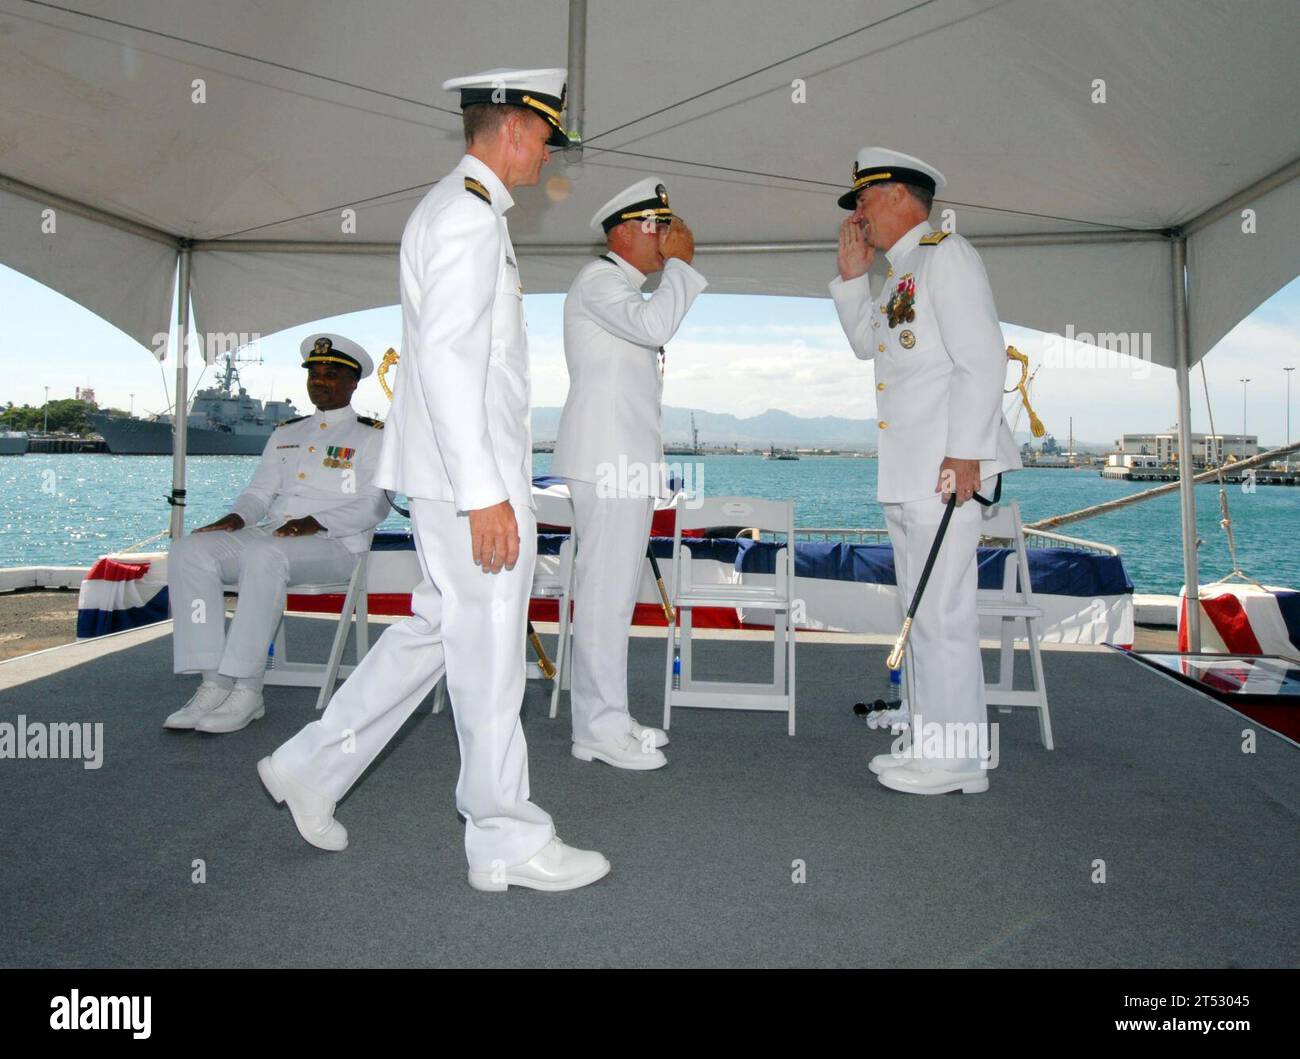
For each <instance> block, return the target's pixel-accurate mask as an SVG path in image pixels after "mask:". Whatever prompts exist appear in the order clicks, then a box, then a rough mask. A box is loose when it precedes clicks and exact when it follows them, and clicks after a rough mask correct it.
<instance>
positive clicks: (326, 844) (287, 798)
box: [257, 757, 348, 853]
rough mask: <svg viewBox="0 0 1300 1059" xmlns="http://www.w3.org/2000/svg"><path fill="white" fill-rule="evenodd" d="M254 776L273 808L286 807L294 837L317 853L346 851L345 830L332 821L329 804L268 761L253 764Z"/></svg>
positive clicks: (346, 833) (332, 808)
mask: <svg viewBox="0 0 1300 1059" xmlns="http://www.w3.org/2000/svg"><path fill="white" fill-rule="evenodd" d="M257 774H258V775H259V776H260V777H261V778H262V786H263V787H265V788H266V791H267V793H268V794H269V795H270V796H271V797H272V798H274V799H275V804H276V805H280V804H281V803H288V805H289V812H290V814H292V816H293V822H294V824H295V825H296V826H297V828H298V834H300V835H302V837H303V838H305V839H306V840H307V841H308V842H310V843H311V844H312V845H313V846H315V847H316V848H317V849H328V850H330V851H332V852H335V853H337V852H338V851H339V850H341V849H347V848H348V832H347V828H345V827H344V826H343V825H342V824H340V823H339V822H338V821H337V820H335V819H334V803H333V802H332V801H330V800H329V799H328V798H326V797H325V796H324V795H323V794H317V793H316V792H315V791H313V790H310V789H309V788H307V787H304V786H303V785H302V784H301V783H299V782H298V781H297V780H295V779H294V778H293V777H292V776H289V775H288V774H287V773H284V772H281V771H280V770H279V769H277V768H276V767H275V762H273V761H272V760H271V759H270V758H269V757H264V758H262V760H261V761H259V762H258V763H257Z"/></svg>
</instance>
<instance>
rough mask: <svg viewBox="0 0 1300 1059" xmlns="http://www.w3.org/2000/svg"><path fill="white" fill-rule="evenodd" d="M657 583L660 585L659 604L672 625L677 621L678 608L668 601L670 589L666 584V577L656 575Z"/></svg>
mask: <svg viewBox="0 0 1300 1059" xmlns="http://www.w3.org/2000/svg"><path fill="white" fill-rule="evenodd" d="M655 584H656V585H658V586H659V605H660V606H661V607H663V610H664V617H665V618H667V619H668V625H669V627H671V626H673V625H675V624H676V622H677V610H676V608H675V607H674V606H673V605H672V604H671V603H669V602H668V589H667V588H666V587H665V586H664V579H663V578H662V577H656V578H655Z"/></svg>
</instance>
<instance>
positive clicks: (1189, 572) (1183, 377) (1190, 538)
mask: <svg viewBox="0 0 1300 1059" xmlns="http://www.w3.org/2000/svg"><path fill="white" fill-rule="evenodd" d="M1171 250H1172V259H1173V275H1172V279H1173V284H1174V374H1175V376H1176V378H1177V380H1178V495H1179V499H1180V500H1181V510H1182V529H1183V533H1182V537H1183V582H1184V585H1185V590H1186V599H1187V603H1186V606H1187V650H1188V651H1189V652H1191V653H1193V654H1196V653H1197V652H1199V651H1200V649H1201V588H1200V584H1201V583H1200V574H1199V573H1198V571H1197V568H1196V546H1197V544H1198V543H1199V541H1198V539H1197V535H1196V484H1195V482H1194V481H1193V479H1194V478H1195V476H1196V471H1195V469H1194V468H1193V467H1192V397H1191V384H1190V376H1189V365H1188V360H1189V357H1188V350H1189V349H1190V347H1191V342H1190V327H1189V323H1188V314H1187V283H1186V268H1187V240H1186V239H1185V238H1181V237H1180V238H1178V239H1175V240H1174V241H1173V243H1172V247H1171Z"/></svg>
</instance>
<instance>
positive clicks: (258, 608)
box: [163, 335, 388, 732]
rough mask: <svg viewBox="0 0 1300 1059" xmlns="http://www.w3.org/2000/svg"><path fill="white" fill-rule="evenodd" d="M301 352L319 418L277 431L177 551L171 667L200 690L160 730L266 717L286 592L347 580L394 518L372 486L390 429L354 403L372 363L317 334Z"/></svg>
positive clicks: (356, 349) (217, 727)
mask: <svg viewBox="0 0 1300 1059" xmlns="http://www.w3.org/2000/svg"><path fill="white" fill-rule="evenodd" d="M302 352H303V353H304V354H305V355H306V359H305V360H304V361H303V367H304V368H306V369H307V393H308V396H309V397H310V398H311V402H312V404H314V405H315V406H316V411H315V412H314V413H313V414H312V415H309V416H299V417H298V418H297V419H290V420H288V421H287V422H285V423H281V424H280V426H278V427H277V428H276V429H275V430H274V431H273V432H272V433H271V437H270V439H269V440H268V441H267V443H266V448H265V449H264V450H263V452H262V462H261V463H260V464H259V465H258V468H257V472H256V473H255V474H254V475H253V480H252V481H251V482H250V483H249V485H248V488H247V489H245V490H244V491H243V492H242V493H240V495H239V498H238V499H237V500H236V501H235V503H234V507H233V508H232V509H231V513H230V514H228V515H226V516H225V517H224V518H221V519H218V520H217V521H216V522H214V523H212V524H211V525H209V526H202V527H200V528H199V529H196V530H195V531H194V532H193V533H192V534H190V535H189V536H188V537H182V538H181V539H180V540H178V541H175V542H174V543H173V544H172V546H171V552H170V554H169V555H168V560H167V583H168V588H169V595H170V598H171V612H172V619H173V626H174V628H173V633H172V645H173V657H174V669H175V672H177V673H201V674H202V676H203V681H202V683H201V684H200V685H199V689H198V691H196V692H195V693H194V697H193V698H191V699H190V701H189V702H187V703H186V704H185V705H184V706H183V707H181V708H180V709H179V710H177V711H176V712H175V713H173V714H172V715H171V716H170V717H168V718H167V720H166V721H165V722H164V724H163V726H164V727H165V728H193V729H196V730H197V731H200V732H236V731H239V730H240V729H241V728H244V727H246V726H247V725H248V723H249V722H250V721H255V720H257V719H258V718H260V717H262V716H263V715H264V713H265V709H264V707H263V704H262V679H263V676H264V674H265V671H266V656H267V648H268V647H269V646H270V641H271V638H272V636H274V635H275V628H276V625H277V624H278V623H279V621H280V617H281V615H282V614H283V613H284V601H285V595H286V589H287V586H289V585H290V584H295V583H297V584H310V583H318V584H319V583H325V584H329V583H333V582H340V581H347V580H348V578H350V577H351V576H352V571H353V568H354V567H355V566H356V563H357V557H358V556H360V555H361V554H362V553H364V552H365V551H367V550H368V549H369V548H370V539H371V537H372V536H374V530H375V527H376V526H378V525H379V523H380V522H381V521H383V518H384V514H385V512H386V511H387V509H388V501H387V500H386V499H385V497H384V494H383V492H382V491H381V490H380V489H379V487H378V486H376V485H375V468H376V467H377V465H378V463H379V450H380V444H381V442H382V439H383V430H382V427H383V424H382V423H380V422H379V421H378V420H374V419H367V418H365V417H364V416H359V415H357V413H356V412H355V411H353V409H352V406H351V404H350V403H349V402H350V401H351V399H352V393H353V391H354V390H356V388H357V383H358V382H359V381H360V380H361V379H363V378H365V377H366V376H367V375H369V374H370V372H371V369H372V367H373V365H372V363H371V360H370V357H369V355H367V353H366V351H365V350H364V349H362V348H361V347H360V346H359V345H357V344H356V343H355V342H352V341H350V340H348V339H346V338H343V337H342V336H340V335H312V336H310V337H309V338H307V339H306V341H304V342H303V344H302ZM232 583H238V585H239V602H238V604H237V605H236V607H235V616H234V619H233V620H232V621H231V623H230V631H229V634H225V628H224V626H225V613H226V608H225V596H224V595H223V589H222V586H223V585H224V584H232Z"/></svg>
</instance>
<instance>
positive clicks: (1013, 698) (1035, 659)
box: [977, 500, 1053, 750]
mask: <svg viewBox="0 0 1300 1059" xmlns="http://www.w3.org/2000/svg"><path fill="white" fill-rule="evenodd" d="M980 515H981V517H982V518H983V520H984V521H983V525H982V526H981V528H980V534H981V535H982V536H984V537H989V538H992V539H995V540H1005V541H1009V542H1010V544H1011V548H1012V550H1011V553H1010V554H1009V555H1008V556H1007V559H1006V563H1005V564H1004V565H1003V568H1002V587H1001V588H1000V589H988V590H981V591H980V592H979V593H978V605H977V606H978V611H979V614H980V616H981V617H992V618H997V619H999V625H1000V632H1001V637H1002V643H1001V648H1000V651H999V656H998V679H997V681H996V682H994V683H992V684H988V683H986V684H985V685H984V696H985V701H986V702H987V704H988V705H989V706H994V707H997V708H998V709H999V710H1000V711H1001V712H1003V713H1009V712H1010V711H1011V708H1012V707H1024V708H1028V709H1033V710H1037V711H1038V730H1039V735H1040V736H1041V738H1042V740H1043V746H1044V747H1046V748H1047V749H1048V750H1051V749H1053V744H1052V716H1051V713H1050V712H1049V710H1048V707H1047V682H1046V681H1045V680H1044V678H1043V655H1042V651H1041V648H1040V641H1039V636H1040V633H1039V627H1038V622H1039V621H1041V620H1042V617H1043V611H1042V608H1040V607H1039V606H1038V605H1037V604H1035V603H1034V590H1033V586H1032V585H1031V584H1030V582H1029V552H1028V550H1027V549H1026V547H1025V531H1024V528H1023V526H1022V525H1021V522H1020V504H1019V503H1018V502H1017V501H1015V500H1011V501H1007V502H1005V503H1002V504H995V505H994V506H993V507H987V508H983V509H981V511H980ZM1018 621H1023V622H1024V623H1025V637H1026V639H1027V641H1028V643H1029V665H1030V670H1031V678H1032V687H1031V688H1030V689H1029V690H1026V691H1016V690H1014V685H1015V679H1014V678H1015V666H1016V647H1015V634H1016V622H1018Z"/></svg>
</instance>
